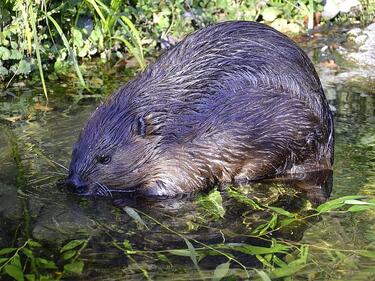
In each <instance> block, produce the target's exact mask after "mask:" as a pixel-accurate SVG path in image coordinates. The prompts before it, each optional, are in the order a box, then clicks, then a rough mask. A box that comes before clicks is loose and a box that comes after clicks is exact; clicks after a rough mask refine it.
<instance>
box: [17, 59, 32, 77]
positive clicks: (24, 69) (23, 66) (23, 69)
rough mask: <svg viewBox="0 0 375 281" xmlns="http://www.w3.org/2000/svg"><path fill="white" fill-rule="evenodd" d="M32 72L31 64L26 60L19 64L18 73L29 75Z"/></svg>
mask: <svg viewBox="0 0 375 281" xmlns="http://www.w3.org/2000/svg"><path fill="white" fill-rule="evenodd" d="M30 71H31V65H30V63H29V62H27V61H25V60H21V61H20V63H19V64H18V72H19V73H20V74H29V73H30Z"/></svg>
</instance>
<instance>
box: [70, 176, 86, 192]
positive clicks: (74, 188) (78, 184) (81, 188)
mask: <svg viewBox="0 0 375 281" xmlns="http://www.w3.org/2000/svg"><path fill="white" fill-rule="evenodd" d="M65 186H66V187H67V188H68V190H69V191H70V192H73V193H78V194H84V193H87V191H88V186H87V184H85V183H83V182H82V181H81V179H80V178H79V177H77V176H75V175H73V176H70V177H69V178H67V179H66V181H65Z"/></svg>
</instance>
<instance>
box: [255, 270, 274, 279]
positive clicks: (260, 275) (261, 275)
mask: <svg viewBox="0 0 375 281" xmlns="http://www.w3.org/2000/svg"><path fill="white" fill-rule="evenodd" d="M255 272H256V273H257V274H258V275H259V277H260V279H262V280H263V281H271V278H270V277H269V276H268V275H267V273H265V272H264V271H263V270H258V269H255Z"/></svg>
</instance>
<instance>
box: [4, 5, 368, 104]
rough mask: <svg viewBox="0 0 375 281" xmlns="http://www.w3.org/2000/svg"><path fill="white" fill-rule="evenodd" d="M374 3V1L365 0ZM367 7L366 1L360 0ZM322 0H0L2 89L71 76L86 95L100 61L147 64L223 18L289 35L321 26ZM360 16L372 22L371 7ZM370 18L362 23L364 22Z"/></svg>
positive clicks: (44, 86)
mask: <svg viewBox="0 0 375 281" xmlns="http://www.w3.org/2000/svg"><path fill="white" fill-rule="evenodd" d="M368 1H370V2H371V0H368ZM365 2H366V1H365ZM323 3H324V1H323V0H298V1H289V0H270V1H263V0H245V1H235V0H215V1H182V0H171V1H153V0H142V1H121V0H106V1H100V0H78V1H49V0H4V1H1V2H0V80H1V81H2V82H3V83H4V86H9V84H10V83H12V81H14V80H17V79H22V78H28V77H29V76H30V75H31V74H32V73H39V75H38V77H39V78H40V81H41V83H42V85H43V92H44V95H45V96H46V97H47V92H48V90H47V88H46V84H45V80H46V79H57V78H58V77H62V76H68V77H69V76H71V75H72V69H74V70H75V73H76V75H75V76H76V78H77V81H79V83H80V84H81V86H82V87H83V88H86V89H87V90H88V91H90V85H88V84H87V83H86V79H85V70H84V68H83V69H82V66H83V65H85V62H87V60H89V59H91V58H93V57H99V58H100V60H101V61H102V62H109V63H110V64H112V65H116V66H124V65H127V64H128V65H134V62H133V61H132V60H129V59H130V58H134V61H135V63H136V65H137V66H138V67H139V68H141V69H142V68H144V67H145V65H146V61H145V56H153V55H155V52H156V51H158V50H160V49H163V48H168V47H169V46H170V45H172V44H174V43H176V42H177V41H178V40H180V39H181V38H182V37H183V36H184V35H185V34H187V33H190V32H192V31H193V30H195V29H197V28H199V27H202V26H205V25H208V24H211V23H213V22H217V21H222V20H253V21H262V22H265V23H268V24H270V25H272V26H274V27H275V28H277V29H279V30H281V31H283V32H290V33H299V32H301V31H305V30H307V29H311V28H313V27H314V25H316V24H318V23H320V22H323V19H322V18H321V17H320V12H321V11H322V8H323ZM363 6H364V7H369V8H366V9H364V11H361V13H358V15H357V16H358V17H362V19H363V20H367V21H371V16H369V15H372V13H373V10H372V8H371V7H372V6H374V5H373V3H372V4H370V3H367V2H366V3H363ZM366 15H367V18H366Z"/></svg>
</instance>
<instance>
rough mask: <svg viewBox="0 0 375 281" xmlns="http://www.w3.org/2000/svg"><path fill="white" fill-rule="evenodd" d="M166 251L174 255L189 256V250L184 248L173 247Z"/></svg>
mask: <svg viewBox="0 0 375 281" xmlns="http://www.w3.org/2000/svg"><path fill="white" fill-rule="evenodd" d="M168 252H169V253H171V254H172V255H176V256H182V257H190V251H189V250H186V249H173V250H168Z"/></svg>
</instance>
